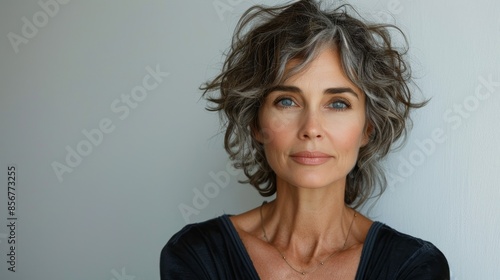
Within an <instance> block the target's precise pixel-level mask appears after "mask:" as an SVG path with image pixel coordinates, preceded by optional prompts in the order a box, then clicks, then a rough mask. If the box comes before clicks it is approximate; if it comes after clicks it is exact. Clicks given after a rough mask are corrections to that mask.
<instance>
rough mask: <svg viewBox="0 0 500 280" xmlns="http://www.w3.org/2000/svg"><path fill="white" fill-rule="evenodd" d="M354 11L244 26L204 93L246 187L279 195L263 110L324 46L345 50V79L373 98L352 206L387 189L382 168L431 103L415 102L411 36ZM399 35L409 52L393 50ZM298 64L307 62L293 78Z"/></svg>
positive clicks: (285, 12) (255, 12)
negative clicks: (413, 115) (415, 113)
mask: <svg viewBox="0 0 500 280" xmlns="http://www.w3.org/2000/svg"><path fill="white" fill-rule="evenodd" d="M350 10H352V11H354V12H355V10H354V9H353V8H352V7H351V6H350V5H347V4H344V5H341V6H340V7H337V8H335V9H330V10H323V9H322V8H321V3H320V2H318V1H314V0H302V1H296V2H295V3H291V4H287V5H283V6H277V7H266V6H253V7H251V8H250V9H248V10H247V11H246V12H245V13H244V14H243V16H242V18H241V19H240V21H239V22H238V25H237V27H236V30H235V33H234V35H233V40H232V44H231V48H230V50H229V52H228V53H227V54H226V58H225V62H224V65H223V69H222V71H221V73H220V74H219V75H218V76H217V77H215V78H214V79H213V80H211V81H209V82H207V83H205V84H204V85H202V86H201V87H200V89H201V90H203V91H204V93H203V96H204V97H205V98H206V99H207V100H208V101H209V102H211V105H209V106H208V107H207V109H208V110H210V111H219V113H220V116H221V121H222V125H223V127H224V128H225V137H224V147H225V149H226V151H227V152H228V154H229V157H230V159H231V160H232V161H233V162H234V166H235V167H236V168H240V169H243V171H244V173H245V175H246V176H247V178H248V179H247V180H245V181H244V183H250V184H251V185H253V186H254V187H255V188H257V190H258V191H259V193H260V194H261V195H262V196H271V195H273V194H274V193H275V192H276V175H275V173H274V171H273V170H272V169H271V168H270V166H269V164H268V163H267V160H266V156H265V154H264V149H263V146H262V144H261V143H259V142H258V141H257V140H256V139H255V138H254V135H253V131H255V129H259V127H258V112H259V107H260V105H261V104H262V103H263V102H264V99H265V97H266V95H267V94H268V93H269V90H270V89H271V88H273V87H274V86H276V85H279V84H280V83H282V82H283V81H284V80H285V79H286V78H287V77H290V76H292V75H294V74H296V73H298V72H300V71H301V70H302V69H304V67H306V66H307V65H308V63H310V62H311V61H312V60H313V59H314V58H315V57H316V56H317V55H318V53H319V52H320V50H321V47H322V46H324V45H332V46H334V47H335V48H337V50H338V51H339V52H340V56H341V62H342V67H343V69H344V71H345V73H346V74H347V76H348V77H349V79H350V80H351V81H352V82H353V83H354V84H355V85H356V86H357V87H359V88H360V89H361V90H362V91H363V92H364V93H365V95H366V97H367V98H366V117H367V123H368V124H369V125H370V126H371V134H370V140H369V143H368V144H367V145H365V146H363V147H362V148H361V149H360V151H359V154H358V159H357V163H356V165H355V167H354V168H353V169H352V170H351V171H350V173H349V174H348V176H347V179H346V188H345V197H344V201H345V203H346V204H348V205H351V206H352V207H355V208H356V207H359V206H361V205H362V204H363V203H364V202H365V201H366V200H367V199H369V198H370V197H372V196H373V195H374V194H375V196H379V195H381V194H382V193H383V191H384V190H385V187H386V185H387V181H386V178H385V175H384V172H383V169H382V168H381V166H380V163H379V162H380V160H381V159H382V158H384V157H385V156H386V155H387V154H388V153H389V151H390V150H391V146H394V145H393V144H394V143H395V142H397V141H398V140H399V139H403V140H404V138H406V133H407V130H408V129H409V128H410V127H411V119H410V117H409V113H410V109H412V108H419V107H422V106H424V105H425V103H426V102H420V103H418V102H412V96H411V90H410V87H409V84H410V83H411V82H412V78H411V71H410V68H409V65H408V63H407V62H406V61H405V60H404V58H403V57H404V55H405V54H406V53H407V49H408V48H407V42H406V37H405V35H404V34H403V32H402V31H401V30H400V29H399V28H397V27H396V26H393V25H386V24H368V23H365V22H364V21H362V20H360V19H357V18H356V17H354V16H353V15H350V14H348V11H350ZM355 14H356V15H358V14H357V13H356V12H355ZM391 29H393V30H396V31H397V32H399V33H400V34H401V35H402V37H403V38H404V41H405V43H406V44H405V47H404V48H402V49H400V50H398V49H396V48H395V47H394V46H393V45H392V42H391V35H390V30H391ZM292 59H299V60H300V63H298V64H297V65H295V66H294V67H293V68H292V69H291V70H289V71H286V72H285V66H286V65H287V63H288V62H289V61H290V60H292ZM214 92H215V93H214ZM401 143H403V142H401ZM396 146H398V145H396ZM377 189H378V192H376V190H377Z"/></svg>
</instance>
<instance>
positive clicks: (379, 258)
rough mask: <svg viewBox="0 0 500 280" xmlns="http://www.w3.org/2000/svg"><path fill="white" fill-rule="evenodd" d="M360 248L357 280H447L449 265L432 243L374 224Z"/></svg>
mask: <svg viewBox="0 0 500 280" xmlns="http://www.w3.org/2000/svg"><path fill="white" fill-rule="evenodd" d="M370 231H373V232H371V233H369V234H368V236H369V237H367V240H365V244H364V246H363V253H362V257H361V261H360V267H359V269H358V275H357V277H356V279H357V280H358V279H363V280H366V279H391V280H393V279H394V280H396V279H397V280H443V279H444V280H448V279H450V272H449V267H448V262H447V260H446V258H445V256H444V255H443V253H441V251H439V249H438V248H436V246H434V245H433V244H432V243H430V242H428V241H425V240H422V239H419V238H416V237H413V236H410V235H407V234H404V233H401V232H398V231H396V230H394V229H392V228H390V227H388V226H386V225H384V224H381V223H377V224H375V225H374V226H373V227H372V228H371V229H370Z"/></svg>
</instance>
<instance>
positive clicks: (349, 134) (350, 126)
mask: <svg viewBox="0 0 500 280" xmlns="http://www.w3.org/2000/svg"><path fill="white" fill-rule="evenodd" d="M363 128H364V123H362V122H343V125H341V126H339V125H338V123H337V126H336V129H335V130H332V131H331V132H330V135H331V137H332V139H333V142H334V143H336V144H337V145H336V146H337V147H336V148H337V149H339V150H340V149H341V150H343V151H345V152H350V153H356V154H357V153H358V151H359V148H361V146H362V145H363V140H364V129H363Z"/></svg>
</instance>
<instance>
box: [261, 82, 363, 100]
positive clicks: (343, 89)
mask: <svg viewBox="0 0 500 280" xmlns="http://www.w3.org/2000/svg"><path fill="white" fill-rule="evenodd" d="M273 91H285V92H293V93H300V94H302V93H303V92H302V90H301V89H300V88H298V87H295V86H285V85H277V86H274V87H272V88H270V89H269V91H268V92H269V93H271V92H273ZM324 93H329V94H340V93H351V94H352V95H354V96H355V97H356V98H357V99H359V96H358V94H357V93H356V92H355V91H354V90H353V89H352V88H350V87H334V88H327V89H325V90H324Z"/></svg>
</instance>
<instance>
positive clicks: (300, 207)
mask: <svg viewBox="0 0 500 280" xmlns="http://www.w3.org/2000/svg"><path fill="white" fill-rule="evenodd" d="M295 63H297V62H296V61H291V62H290V63H289V65H287V68H290V67H291V66H293V65H294V64H295ZM365 98H366V97H365V95H364V94H363V92H362V91H361V90H360V89H359V88H357V87H356V85H354V84H353V83H352V82H351V81H350V80H349V79H348V77H347V76H346V74H345V73H344V71H343V69H342V67H341V61H340V56H339V53H338V51H337V50H336V49H334V48H331V47H324V48H323V49H322V51H321V52H320V53H319V55H318V57H316V58H315V59H314V60H313V61H312V62H311V63H310V64H309V65H308V66H307V67H306V68H305V69H304V70H303V71H301V72H299V73H297V74H295V75H293V76H291V77H290V78H289V79H287V80H285V81H284V82H283V84H282V85H280V86H278V87H277V88H275V90H273V91H272V92H271V93H269V95H268V96H267V97H266V99H265V102H264V103H263V104H262V106H261V108H260V111H259V116H258V117H259V129H257V130H256V131H254V137H255V138H256V140H257V141H259V142H260V143H261V144H262V145H263V147H264V150H265V153H266V158H267V161H268V162H269V165H270V166H271V168H272V169H273V170H274V172H275V173H276V178H277V179H276V180H277V181H276V183H277V184H276V185H277V192H276V199H275V200H274V201H272V202H270V203H268V204H266V205H264V206H263V207H262V214H263V225H264V228H265V230H266V233H267V236H268V238H269V241H270V243H271V244H270V243H268V242H267V241H266V240H265V238H264V235H263V232H262V227H261V218H260V209H259V208H256V209H253V210H250V211H248V212H246V213H243V214H241V215H237V216H232V217H231V220H232V222H233V224H234V226H235V228H236V230H237V231H238V234H239V235H240V237H241V240H242V241H243V244H244V245H245V247H246V249H247V251H248V253H249V255H250V258H251V259H252V261H253V264H254V266H255V268H256V270H257V272H258V273H259V276H260V277H261V279H354V277H355V275H356V270H357V268H358V265H359V259H360V256H361V250H362V248H363V242H364V240H365V238H366V234H367V232H368V230H369V228H370V226H371V224H372V221H370V220H369V219H367V218H366V217H364V216H362V215H361V214H359V213H358V214H357V217H356V218H355V219H354V221H353V220H352V219H353V217H354V213H355V211H354V210H353V209H351V208H349V207H348V206H347V205H345V203H344V191H345V184H346V177H347V174H348V173H349V171H350V170H351V169H352V168H353V167H354V166H355V164H356V160H357V156H358V152H359V149H360V148H361V147H362V146H364V145H366V143H367V142H368V140H369V133H370V126H369V125H368V124H367V121H366V115H365ZM310 152H316V153H320V155H321V156H318V155H314V154H310ZM310 156H312V157H310ZM352 221H353V224H352V229H351V232H350V234H349V237H348V239H347V241H346V237H347V232H348V230H349V226H350V224H351V222H352ZM345 241H346V246H345V248H343V245H344V242H345ZM276 248H278V249H279V250H280V251H281V252H282V253H283V255H284V256H286V258H287V260H288V262H289V263H290V265H291V266H293V267H294V268H296V269H298V270H301V271H306V272H307V273H306V275H301V274H300V273H297V272H296V271H294V270H292V269H291V268H290V266H288V265H287V264H286V263H285V261H284V260H283V259H282V257H281V256H280V254H279V252H278V250H276ZM332 253H334V255H332ZM325 259H326V261H325V265H320V264H319V263H320V262H321V261H323V260H325Z"/></svg>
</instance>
